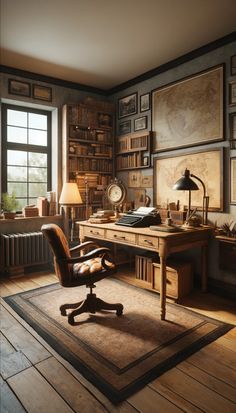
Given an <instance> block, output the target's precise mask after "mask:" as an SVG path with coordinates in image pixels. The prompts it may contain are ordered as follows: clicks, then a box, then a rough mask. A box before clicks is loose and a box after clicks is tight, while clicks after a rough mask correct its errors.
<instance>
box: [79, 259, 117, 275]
mask: <svg viewBox="0 0 236 413" xmlns="http://www.w3.org/2000/svg"><path fill="white" fill-rule="evenodd" d="M101 261H102V259H101V258H99V257H97V258H92V259H91V260H87V261H84V262H80V263H76V264H74V265H73V276H74V277H75V278H78V277H82V276H84V275H89V274H94V273H96V272H100V271H102V270H104V267H103V266H102V262H101ZM105 264H106V265H107V266H108V267H109V269H112V268H114V267H115V266H114V264H113V263H112V262H110V261H108V260H106V261H105Z"/></svg>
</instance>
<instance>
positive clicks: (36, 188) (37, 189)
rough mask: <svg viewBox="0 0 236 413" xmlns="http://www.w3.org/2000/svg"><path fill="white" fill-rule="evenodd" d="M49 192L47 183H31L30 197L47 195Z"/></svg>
mask: <svg viewBox="0 0 236 413" xmlns="http://www.w3.org/2000/svg"><path fill="white" fill-rule="evenodd" d="M46 192H47V184H43V183H40V184H38V183H29V197H32V196H36V197H38V196H45V195H46Z"/></svg>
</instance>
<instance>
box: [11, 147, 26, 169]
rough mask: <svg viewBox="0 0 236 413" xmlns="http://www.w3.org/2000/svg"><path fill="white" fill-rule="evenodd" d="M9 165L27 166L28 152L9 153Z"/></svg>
mask: <svg viewBox="0 0 236 413" xmlns="http://www.w3.org/2000/svg"><path fill="white" fill-rule="evenodd" d="M7 164H8V165H27V152H25V151H12V150H8V151H7Z"/></svg>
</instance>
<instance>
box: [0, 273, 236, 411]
mask: <svg viewBox="0 0 236 413" xmlns="http://www.w3.org/2000/svg"><path fill="white" fill-rule="evenodd" d="M87 293H88V290H87V289H86V287H76V288H62V287H61V286H60V285H59V284H54V285H51V286H47V287H42V288H38V289H36V290H31V291H28V292H24V293H21V294H16V295H13V296H10V297H7V298H5V300H6V302H7V303H8V304H9V305H10V306H11V307H12V308H13V309H14V310H15V311H16V312H17V313H18V314H19V315H20V316H21V317H22V318H23V319H24V320H26V321H27V322H28V323H29V324H30V325H31V326H32V327H33V328H34V329H35V330H36V331H37V332H38V333H39V334H40V335H41V336H42V337H43V338H44V339H45V340H46V341H47V342H48V343H49V344H50V345H51V346H52V347H53V348H54V349H55V350H56V351H57V352H58V353H59V354H60V355H61V356H62V357H63V358H65V359H66V360H67V361H69V362H70V363H71V364H72V365H73V366H74V367H75V368H76V369H77V370H78V371H79V372H80V373H82V375H84V376H85V377H86V378H87V379H88V380H89V381H90V382H92V383H93V384H94V385H95V386H96V387H97V388H98V389H99V390H100V391H101V392H103V393H104V394H105V395H106V396H107V397H108V398H109V399H110V400H111V401H112V402H113V403H118V402H120V401H122V400H124V399H126V398H127V397H129V396H130V395H131V394H133V393H134V392H136V391H137V390H139V389H140V388H142V387H143V386H144V385H145V384H147V383H148V382H150V381H151V380H153V379H154V378H156V377H158V376H159V375H161V374H162V373H164V372H165V371H167V370H168V369H170V368H172V367H174V366H176V365H177V364H178V363H179V362H181V361H183V360H184V359H186V358H187V357H188V356H189V355H191V354H193V353H194V352H196V351H198V350H199V349H200V348H202V347H203V346H205V345H207V344H208V343H210V342H212V341H214V340H215V339H216V338H218V337H219V336H221V335H223V334H224V333H226V332H227V331H228V330H230V329H231V328H232V326H231V325H229V324H225V323H222V322H219V321H216V320H213V319H210V318H207V317H204V316H202V315H199V314H196V313H194V312H192V311H189V310H187V309H185V308H183V307H182V306H180V305H177V304H167V315H166V321H161V320H160V309H159V295H158V294H155V293H152V292H149V291H145V290H142V289H139V288H137V287H134V286H131V285H128V284H126V283H124V282H122V281H118V280H115V279H104V280H102V281H100V282H99V283H98V284H97V288H96V294H97V296H98V297H100V298H102V299H103V300H105V301H108V302H111V303H116V302H120V303H122V304H123V305H124V314H123V315H122V316H121V317H117V316H116V314H115V312H109V311H103V312H100V313H97V314H88V313H86V314H82V315H79V316H77V317H76V319H75V320H76V323H75V325H74V326H71V325H69V324H68V323H67V317H63V316H61V314H60V312H59V307H60V305H61V304H63V303H66V302H70V303H72V302H77V301H79V300H82V299H83V298H85V296H86V294H87Z"/></svg>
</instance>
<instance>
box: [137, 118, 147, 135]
mask: <svg viewBox="0 0 236 413" xmlns="http://www.w3.org/2000/svg"><path fill="white" fill-rule="evenodd" d="M143 129H147V116H142V117H141V118H137V119H134V131H135V132H137V131H139V130H143Z"/></svg>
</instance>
